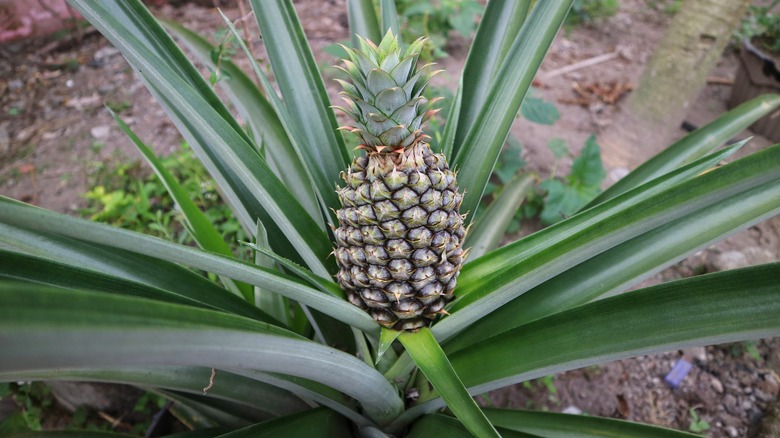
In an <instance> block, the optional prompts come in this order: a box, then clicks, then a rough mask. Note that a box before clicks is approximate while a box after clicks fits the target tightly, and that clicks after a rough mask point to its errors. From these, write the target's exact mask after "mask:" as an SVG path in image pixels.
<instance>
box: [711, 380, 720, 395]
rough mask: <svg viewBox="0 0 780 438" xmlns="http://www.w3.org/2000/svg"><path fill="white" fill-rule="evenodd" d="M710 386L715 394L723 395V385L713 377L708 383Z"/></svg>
mask: <svg viewBox="0 0 780 438" xmlns="http://www.w3.org/2000/svg"><path fill="white" fill-rule="evenodd" d="M710 385H711V386H712V389H713V390H714V391H715V392H717V393H718V394H723V383H721V381H720V380H718V379H716V378H715V377H713V378H712V381H711V382H710Z"/></svg>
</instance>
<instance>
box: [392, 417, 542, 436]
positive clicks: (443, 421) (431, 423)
mask: <svg viewBox="0 0 780 438" xmlns="http://www.w3.org/2000/svg"><path fill="white" fill-rule="evenodd" d="M496 429H497V430H498V431H499V432H500V433H501V436H502V437H504V438H536V437H538V436H539V435H531V434H527V433H521V432H515V431H511V430H505V429H501V428H496ZM430 436H446V437H453V438H471V437H473V436H474V435H472V434H471V433H469V431H468V430H467V429H466V428H465V427H464V426H463V425H462V424H460V423H459V422H458V420H456V419H454V418H452V417H450V416H447V415H442V414H433V415H425V416H423V417H422V418H420V419H419V420H417V421H415V422H414V424H413V425H412V428H411V430H410V431H409V435H407V438H427V437H430Z"/></svg>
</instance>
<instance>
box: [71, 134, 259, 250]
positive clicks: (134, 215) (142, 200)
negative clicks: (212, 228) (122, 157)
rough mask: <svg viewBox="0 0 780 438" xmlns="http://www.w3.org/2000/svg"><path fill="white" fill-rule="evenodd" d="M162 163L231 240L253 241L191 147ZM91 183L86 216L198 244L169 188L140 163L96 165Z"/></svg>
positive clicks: (165, 159)
mask: <svg viewBox="0 0 780 438" xmlns="http://www.w3.org/2000/svg"><path fill="white" fill-rule="evenodd" d="M162 161H163V164H164V165H165V167H166V168H168V169H170V170H171V171H172V172H173V174H174V175H175V176H176V177H177V179H178V180H179V182H180V184H181V185H182V186H183V187H184V189H185V190H186V191H187V192H188V193H189V194H190V198H191V199H192V200H193V201H194V202H195V204H196V205H198V207H200V208H201V210H203V211H204V212H205V213H206V216H207V217H208V218H209V219H210V220H212V222H213V223H214V224H215V225H216V226H217V228H218V230H219V231H220V232H221V234H222V235H223V236H224V237H225V238H226V239H228V240H229V241H233V242H235V241H239V240H247V238H246V236H245V235H244V231H243V229H241V226H240V225H239V223H238V221H237V220H236V219H235V218H233V216H232V214H231V213H230V210H229V209H228V207H227V206H226V205H225V204H224V203H223V202H222V201H221V199H220V196H219V194H218V193H217V189H216V186H215V183H214V181H213V180H212V179H211V178H210V177H209V176H208V173H207V172H206V170H205V168H204V167H203V166H202V165H201V164H200V162H199V161H198V160H197V159H196V158H195V156H194V153H193V152H192V150H191V149H190V148H189V146H187V145H186V144H183V145H182V148H181V150H179V151H177V152H174V153H172V154H171V155H168V156H165V157H163V158H162ZM89 179H90V181H89V182H90V186H91V187H93V188H92V189H91V190H89V191H88V192H87V193H85V194H84V197H85V198H87V200H88V201H89V202H88V205H87V207H86V208H85V209H83V210H82V211H81V214H82V215H83V216H86V217H89V218H90V219H91V220H95V221H101V222H107V223H110V224H112V225H115V226H118V227H122V228H126V229H130V230H134V231H142V232H145V233H148V234H151V235H154V236H157V237H165V238H168V239H171V240H173V241H176V242H179V243H187V244H189V243H192V242H193V240H192V237H191V236H190V234H189V232H188V231H187V229H186V227H185V225H184V223H183V220H182V218H181V216H180V213H179V212H178V211H177V210H176V208H175V205H174V202H173V200H172V199H171V198H170V197H169V195H168V193H167V191H166V189H165V186H164V185H163V184H162V183H161V182H160V181H159V180H158V179H157V177H156V176H154V175H149V174H148V173H146V172H145V170H144V169H142V168H141V166H140V163H139V162H137V161H136V162H124V161H108V162H96V163H93V164H92V170H91V172H90V177H89Z"/></svg>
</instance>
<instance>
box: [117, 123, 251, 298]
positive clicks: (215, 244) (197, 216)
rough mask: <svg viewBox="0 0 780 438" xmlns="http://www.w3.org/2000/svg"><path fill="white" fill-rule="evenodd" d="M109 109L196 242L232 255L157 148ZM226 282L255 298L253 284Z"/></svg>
mask: <svg viewBox="0 0 780 438" xmlns="http://www.w3.org/2000/svg"><path fill="white" fill-rule="evenodd" d="M107 109H108V112H109V113H110V114H111V117H113V118H114V120H115V121H116V123H117V124H118V125H119V127H120V128H121V129H122V131H124V133H125V134H126V135H127V136H128V137H129V138H130V140H131V141H132V142H133V144H134V145H135V147H136V148H137V149H138V150H139V151H140V152H141V154H142V155H143V156H144V158H146V161H147V162H148V163H149V164H150V165H151V166H152V169H154V173H155V174H156V175H157V177H158V178H159V179H160V182H162V183H163V186H165V189H166V190H167V191H168V194H169V195H170V196H171V197H172V198H173V200H174V202H176V205H177V206H178V207H179V210H181V212H182V217H183V218H184V220H185V222H186V225H187V229H188V230H189V232H190V234H191V235H192V238H193V239H195V242H197V244H198V246H200V247H201V248H203V249H205V250H207V251H212V252H215V253H218V254H222V255H226V256H232V255H233V252H232V251H231V250H230V247H229V246H228V245H227V243H225V240H224V239H223V238H222V236H221V235H220V234H219V232H218V231H217V229H216V227H214V224H212V223H211V222H210V221H209V220H208V218H206V215H204V214H203V212H202V211H200V209H199V208H198V206H197V205H195V203H194V202H193V201H192V199H190V194H189V193H187V191H186V190H184V189H183V188H182V187H181V185H179V182H178V181H176V178H175V177H174V176H173V175H172V174H171V173H170V172H169V171H168V169H166V168H165V166H163V164H162V162H161V161H160V160H159V159H158V158H157V156H156V155H155V154H154V152H152V150H151V149H149V147H148V146H146V145H145V144H144V143H143V142H142V141H141V139H140V138H138V136H137V135H136V134H135V132H133V130H132V129H130V127H129V126H127V124H126V123H125V122H124V121H123V120H122V119H121V118H120V117H119V116H117V115H116V113H114V111H112V110H111V108H107ZM223 283H224V284H225V285H226V286H228V287H229V288H233V289H234V290H236V292H237V293H240V294H241V295H242V296H243V297H244V299H245V300H247V301H249V302H252V301H253V297H252V287H251V286H249V285H248V284H246V283H235V282H233V280H231V279H229V278H224V279H223Z"/></svg>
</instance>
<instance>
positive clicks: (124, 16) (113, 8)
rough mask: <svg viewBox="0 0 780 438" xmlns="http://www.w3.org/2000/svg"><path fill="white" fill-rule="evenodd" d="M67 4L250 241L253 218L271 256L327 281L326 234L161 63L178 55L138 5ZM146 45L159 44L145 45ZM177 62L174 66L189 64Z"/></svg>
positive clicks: (202, 97)
mask: <svg viewBox="0 0 780 438" xmlns="http://www.w3.org/2000/svg"><path fill="white" fill-rule="evenodd" d="M71 4H72V5H73V6H74V7H75V8H76V9H77V10H78V11H79V12H80V13H81V14H82V15H83V16H84V17H85V18H87V19H88V20H90V22H91V23H92V24H93V25H94V26H96V27H97V28H98V29H99V30H100V31H102V32H103V33H104V35H105V36H106V37H107V38H108V39H109V40H110V41H111V42H112V43H113V44H114V45H115V46H116V47H117V48H119V50H120V51H121V52H122V53H123V55H124V56H125V57H126V58H127V59H128V61H129V62H130V64H131V65H133V66H135V67H136V68H137V69H138V70H139V71H140V72H141V73H142V78H143V79H144V81H145V83H146V85H147V87H148V88H149V89H150V90H151V91H152V93H153V94H154V95H155V96H156V97H157V98H158V100H159V101H160V102H161V103H162V104H163V107H164V108H165V109H166V110H167V111H168V114H169V116H170V117H171V118H172V120H173V121H174V123H175V124H176V125H177V127H178V128H179V130H180V131H181V132H182V134H183V135H184V136H185V138H187V140H188V142H189V143H190V145H191V146H192V147H193V150H195V151H196V153H197V154H198V157H199V158H200V159H201V160H202V161H204V164H205V165H206V167H207V168H208V169H209V171H210V172H212V176H214V178H215V179H216V180H217V182H218V183H219V184H220V186H221V187H222V189H223V190H227V189H228V188H229V189H230V191H231V192H232V194H229V195H228V196H227V199H228V201H229V202H231V205H232V206H234V207H235V206H236V205H235V204H236V202H238V205H239V206H240V207H241V208H239V209H238V211H237V217H238V218H239V220H240V221H241V222H242V224H243V225H244V226H245V227H246V228H247V230H248V231H249V232H250V233H253V232H254V224H255V220H256V218H258V217H259V218H261V219H262V220H263V223H264V224H266V226H267V227H274V230H273V231H274V232H272V233H271V234H270V235H271V236H272V238H273V239H274V242H275V245H274V249H275V250H277V251H279V252H281V253H282V254H284V255H286V256H288V257H296V256H300V258H301V259H303V260H305V262H306V263H307V265H309V267H310V268H311V269H312V270H314V271H315V272H318V273H320V274H322V275H329V274H328V273H329V272H330V270H334V269H335V263H334V262H328V259H327V258H326V256H327V254H328V253H329V252H330V242H329V241H328V238H327V235H326V234H325V232H324V231H323V230H322V229H320V228H319V227H318V226H317V225H316V222H315V221H314V220H313V219H312V218H311V216H309V214H308V213H307V212H306V211H305V210H304V209H303V207H301V205H300V204H299V203H298V202H297V201H296V200H295V199H294V198H293V197H292V196H291V195H290V193H289V191H288V190H287V189H286V188H285V186H284V184H283V183H282V182H281V181H280V180H279V179H278V178H277V177H276V176H275V175H274V174H273V172H272V171H271V169H270V168H269V167H268V164H267V163H266V162H265V160H264V159H263V158H262V157H261V156H260V155H259V153H258V152H257V151H256V149H254V147H253V146H252V145H251V144H250V142H249V141H248V140H247V138H246V135H245V133H244V132H243V131H242V130H236V129H235V127H234V126H233V124H234V123H235V121H233V122H231V120H232V117H230V118H229V117H226V116H225V115H224V114H222V113H220V112H219V111H217V110H215V109H214V107H213V106H212V105H211V104H210V101H209V100H208V98H209V97H208V96H210V95H213V94H214V93H213V90H211V88H209V87H208V86H207V87H206V90H204V89H203V88H202V87H200V88H198V87H194V86H193V85H192V83H193V82H194V81H197V79H193V78H191V77H189V76H187V77H185V76H183V75H182V74H180V73H179V72H178V71H177V70H176V69H175V68H174V67H173V66H172V63H171V62H168V61H166V57H171V56H174V57H175V56H177V54H180V53H181V51H180V50H179V49H178V47H176V46H175V44H174V43H173V42H172V40H171V39H170V37H168V36H167V34H165V32H164V31H163V30H162V28H161V27H160V25H159V24H158V23H157V22H156V20H154V17H153V16H152V15H151V14H150V13H149V12H148V11H147V10H146V9H145V8H144V7H143V5H142V4H141V3H140V2H138V1H137V0H129V1H127V2H118V3H117V2H106V3H103V2H100V3H96V2H87V1H84V0H71ZM161 35H162V36H161ZM150 38H154V41H155V42H156V43H157V44H151V43H147V41H149V39H150ZM181 57H182V60H180V59H178V58H176V61H177V62H179V63H187V64H189V62H188V61H187V60H186V58H185V57H184V56H183V55H181ZM191 68H194V67H191ZM199 81H201V82H202V81H203V79H202V78H200V79H199ZM334 196H335V195H334ZM285 242H287V243H285ZM290 245H292V247H291V246H290ZM292 248H294V251H291V250H292ZM296 252H297V254H295V253H296Z"/></svg>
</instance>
